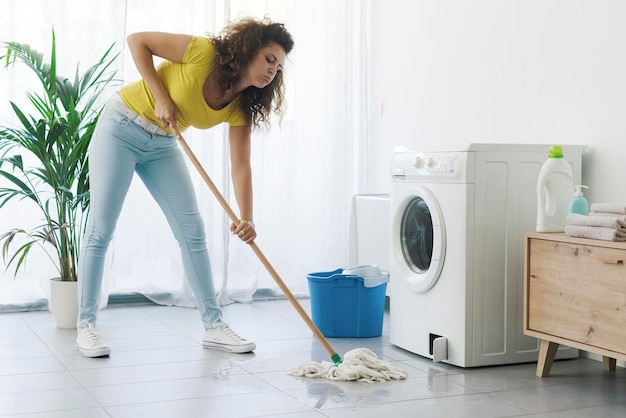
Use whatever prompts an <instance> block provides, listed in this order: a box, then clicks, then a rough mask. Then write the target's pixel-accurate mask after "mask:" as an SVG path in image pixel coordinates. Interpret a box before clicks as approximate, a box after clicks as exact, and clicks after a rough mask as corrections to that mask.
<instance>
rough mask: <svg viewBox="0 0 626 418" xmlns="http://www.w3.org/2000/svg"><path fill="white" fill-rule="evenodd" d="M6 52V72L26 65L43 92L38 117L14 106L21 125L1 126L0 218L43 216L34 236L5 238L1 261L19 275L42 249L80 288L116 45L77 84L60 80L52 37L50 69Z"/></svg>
mask: <svg viewBox="0 0 626 418" xmlns="http://www.w3.org/2000/svg"><path fill="white" fill-rule="evenodd" d="M2 45H3V52H4V55H2V56H0V62H3V63H4V68H5V69H6V68H8V67H11V66H14V65H15V64H16V63H21V64H24V65H25V66H26V67H27V68H29V69H30V70H32V72H33V73H34V74H35V75H36V77H37V78H38V80H39V82H40V86H39V87H40V89H38V90H39V91H36V92H32V91H31V92H26V93H25V94H26V96H27V98H28V102H29V103H30V105H31V107H32V108H33V109H34V110H33V111H32V113H31V114H28V113H27V112H26V111H24V110H22V109H20V108H19V107H18V105H16V104H15V103H14V102H13V101H10V105H11V108H12V109H13V112H14V113H15V116H16V117H17V120H18V121H19V123H18V124H17V125H16V126H4V125H0V180H2V181H1V182H0V212H1V211H2V208H3V207H5V205H7V204H8V203H9V202H12V201H15V200H18V201H25V202H30V204H34V205H35V206H36V207H37V208H38V211H39V212H40V214H41V215H42V218H41V220H40V221H39V222H41V223H40V224H39V225H38V226H36V227H34V228H29V229H28V230H27V228H20V227H17V228H12V229H10V230H8V231H6V232H4V233H3V234H2V235H0V242H1V243H2V256H3V260H4V262H5V265H6V268H7V269H8V268H9V267H11V266H14V267H15V274H17V272H18V271H19V269H20V267H21V266H22V265H23V264H24V262H25V261H26V259H27V256H28V255H29V253H30V251H31V249H32V248H33V247H35V246H40V247H43V248H44V250H45V251H46V254H47V255H48V256H49V257H50V258H51V260H52V261H53V262H54V264H55V266H56V268H57V269H58V272H59V275H60V279H61V280H62V281H76V280H77V274H76V267H77V265H78V258H79V251H80V240H81V236H82V234H83V233H84V229H85V226H86V219H87V215H88V212H89V165H88V147H89V142H90V140H91V136H92V135H93V132H94V128H95V125H96V122H97V120H98V117H99V115H100V112H101V111H102V106H101V105H99V104H98V103H99V100H98V99H99V98H100V96H101V95H102V93H103V92H104V91H105V90H106V89H107V88H108V87H109V86H110V85H111V84H112V83H114V82H115V81H116V80H115V71H114V70H113V68H112V65H113V62H114V61H115V59H116V58H117V56H118V55H119V53H113V46H114V44H112V45H111V46H110V47H109V48H108V49H107V50H106V52H105V53H104V54H103V55H102V57H101V58H100V60H99V61H98V62H97V63H96V64H94V65H93V66H91V67H89V68H88V69H87V70H86V71H85V72H84V73H82V74H81V73H80V71H79V66H78V65H77V66H76V73H75V75H74V80H73V81H71V80H69V79H68V78H66V77H62V76H60V75H59V74H57V60H56V38H55V34H54V30H52V49H51V53H50V61H49V62H44V56H43V54H42V53H40V52H38V51H36V50H34V49H32V48H31V47H30V46H29V45H26V44H21V43H17V42H5V43H3V44H2ZM21 153H25V154H24V156H23V155H22V154H21ZM10 154H11V155H10ZM26 155H28V157H26ZM27 161H28V162H30V161H34V163H32V164H28V165H27ZM2 178H4V180H3V179H2ZM5 184H8V186H6V185H5ZM31 222H32V220H31ZM18 236H21V237H23V238H21V239H16V238H17V237H18ZM18 242H19V243H18ZM11 244H13V246H12V245H11ZM16 246H17V248H16V249H15V250H14V251H13V252H11V250H12V249H13V247H16Z"/></svg>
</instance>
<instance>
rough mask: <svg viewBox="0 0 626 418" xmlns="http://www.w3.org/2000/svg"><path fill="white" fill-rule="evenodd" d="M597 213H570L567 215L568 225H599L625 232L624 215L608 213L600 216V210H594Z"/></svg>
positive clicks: (625, 219)
mask: <svg viewBox="0 0 626 418" xmlns="http://www.w3.org/2000/svg"><path fill="white" fill-rule="evenodd" d="M594 213H596V214H597V215H594V216H585V215H579V214H577V213H570V214H569V215H567V224H568V225H586V226H601V227H604V228H615V229H619V230H623V231H621V232H626V216H623V215H617V214H613V215H611V214H608V216H601V215H600V214H601V213H602V212H594Z"/></svg>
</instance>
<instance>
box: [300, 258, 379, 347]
mask: <svg viewBox="0 0 626 418" xmlns="http://www.w3.org/2000/svg"><path fill="white" fill-rule="evenodd" d="M307 279H308V281H309V292H310V294H311V316H312V319H313V322H314V323H315V325H316V326H317V328H319V330H320V332H321V333H322V334H323V335H324V336H325V337H348V338H352V337H357V338H364V337H378V336H380V335H381V334H382V331H383V318H384V314H385V293H386V291H387V282H389V273H387V272H385V271H381V270H380V269H379V268H378V267H376V266H358V267H354V268H351V269H347V270H344V269H337V270H334V271H329V272H321V273H311V274H309V275H307Z"/></svg>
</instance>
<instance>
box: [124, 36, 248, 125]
mask: <svg viewBox="0 0 626 418" xmlns="http://www.w3.org/2000/svg"><path fill="white" fill-rule="evenodd" d="M215 67H216V62H215V47H214V46H213V44H212V43H211V41H210V40H209V39H208V38H203V37H196V36H193V37H192V39H191V41H190V42H189V44H188V45H187V49H186V50H185V55H184V56H183V60H182V62H180V63H176V62H171V61H164V62H162V63H161V64H159V65H158V66H157V74H158V75H159V78H160V79H161V80H162V81H163V84H164V85H165V88H166V89H167V91H168V92H169V94H170V97H171V98H172V101H173V102H174V104H175V105H176V109H177V114H176V115H177V122H178V129H180V131H181V132H182V131H184V130H185V129H187V128H188V127H189V126H193V127H194V128H198V129H208V128H211V127H213V126H215V125H218V124H220V123H222V122H227V123H228V124H229V125H231V126H242V125H246V124H247V122H246V118H245V116H244V114H243V113H242V111H241V109H240V107H239V99H238V98H236V99H235V100H233V101H232V102H231V103H229V104H228V106H226V107H225V108H224V109H221V110H214V109H211V108H210V107H209V105H208V104H207V103H206V101H205V100H204V96H203V94H202V88H203V86H204V82H205V80H206V78H207V77H208V76H209V74H210V73H211V71H213V70H214V69H215ZM119 95H120V97H121V98H122V100H123V101H124V103H125V104H126V106H128V108H129V109H131V110H132V111H133V112H135V113H137V114H138V115H139V116H141V117H142V118H144V119H147V120H149V121H151V122H154V123H156V124H158V125H159V126H161V127H163V126H162V125H161V121H160V120H159V119H158V118H157V117H156V116H155V115H154V105H155V100H154V97H153V96H152V93H151V92H150V89H149V88H148V86H147V85H146V83H145V82H144V80H143V79H141V80H138V81H135V82H133V83H130V84H128V85H127V86H125V87H123V88H122V89H121V90H120V91H119Z"/></svg>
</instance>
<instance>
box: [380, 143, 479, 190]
mask: <svg viewBox="0 0 626 418" xmlns="http://www.w3.org/2000/svg"><path fill="white" fill-rule="evenodd" d="M471 155H472V153H469V152H432V153H428V152H415V151H403V152H396V153H394V155H393V159H392V161H391V176H392V179H393V180H397V181H402V180H411V179H413V180H416V179H420V178H421V179H422V180H424V181H426V180H428V181H433V182H453V183H456V182H459V183H460V182H465V181H467V167H468V160H469V159H470V158H471Z"/></svg>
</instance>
